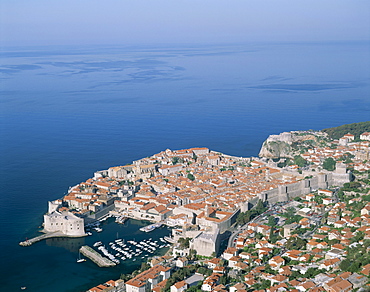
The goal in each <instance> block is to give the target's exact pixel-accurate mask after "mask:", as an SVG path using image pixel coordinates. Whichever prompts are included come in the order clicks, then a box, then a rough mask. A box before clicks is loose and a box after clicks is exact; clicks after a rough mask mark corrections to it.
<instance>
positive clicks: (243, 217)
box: [236, 200, 267, 225]
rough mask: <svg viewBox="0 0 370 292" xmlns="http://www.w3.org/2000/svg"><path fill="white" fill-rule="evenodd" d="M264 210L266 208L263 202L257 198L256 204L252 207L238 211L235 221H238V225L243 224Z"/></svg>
mask: <svg viewBox="0 0 370 292" xmlns="http://www.w3.org/2000/svg"><path fill="white" fill-rule="evenodd" d="M266 210H267V208H266V207H265V205H264V203H263V202H262V201H261V200H259V201H258V203H257V205H256V206H255V207H254V208H253V209H251V210H248V211H246V212H241V213H239V215H238V217H237V218H236V223H238V224H239V225H244V224H246V223H248V222H249V221H251V220H252V219H253V218H255V217H257V216H258V215H260V214H262V213H263V212H265V211H266Z"/></svg>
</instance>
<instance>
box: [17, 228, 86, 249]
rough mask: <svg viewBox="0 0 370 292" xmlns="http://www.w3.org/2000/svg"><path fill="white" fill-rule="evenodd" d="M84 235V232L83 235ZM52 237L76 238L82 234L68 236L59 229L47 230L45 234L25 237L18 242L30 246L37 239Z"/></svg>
mask: <svg viewBox="0 0 370 292" xmlns="http://www.w3.org/2000/svg"><path fill="white" fill-rule="evenodd" d="M84 236H86V234H85V235H84ZM53 237H69V238H76V237H82V236H70V235H65V234H64V233H62V232H59V231H55V232H47V233H45V234H42V235H39V236H36V237H33V238H30V239H27V240H25V241H21V242H20V243H19V245H20V246H30V245H32V244H34V243H36V242H38V241H41V240H44V239H48V238H53Z"/></svg>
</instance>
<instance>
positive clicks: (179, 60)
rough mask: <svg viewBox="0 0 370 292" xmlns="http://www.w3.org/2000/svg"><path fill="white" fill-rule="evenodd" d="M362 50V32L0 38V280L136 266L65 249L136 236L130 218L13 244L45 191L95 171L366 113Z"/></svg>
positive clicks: (43, 206)
mask: <svg viewBox="0 0 370 292" xmlns="http://www.w3.org/2000/svg"><path fill="white" fill-rule="evenodd" d="M369 52H370V43H369V42H327V43H308V42H307V43H249V44H234V45H215V44H213V45H181V46H180V45H163V46H85V47H68V46H65V47H61V46H59V47H51V46H50V47H14V48H5V47H2V48H1V51H0V64H1V65H0V186H1V188H0V192H1V193H0V228H1V230H0V232H1V237H0V259H1V263H2V265H1V267H0V275H1V279H2V281H1V290H2V291H18V290H20V287H21V286H27V291H38V292H42V291H56V292H59V291H60V292H64V291H86V290H87V289H88V288H90V287H93V286H95V285H97V284H99V283H102V282H105V281H107V280H110V279H117V278H118V277H119V276H120V274H122V273H127V272H130V271H132V270H133V269H134V268H137V267H138V266H140V263H139V262H136V263H135V264H134V263H131V264H126V265H121V266H120V267H116V268H110V269H100V268H98V267H96V266H95V265H94V264H93V263H91V262H85V263H82V264H77V263H76V258H77V254H78V252H77V250H78V247H79V246H80V245H82V244H85V243H87V244H92V243H93V242H94V241H97V240H99V239H104V240H105V241H109V240H113V239H115V238H116V236H117V233H118V234H120V235H122V236H121V237H125V238H126V239H130V238H134V237H135V236H136V237H137V236H139V235H138V234H139V233H138V232H139V231H137V229H138V228H139V227H140V226H142V224H143V223H142V222H135V221H132V220H131V221H129V222H128V223H127V225H126V226H119V225H117V224H114V223H110V224H106V226H105V227H104V231H103V232H102V233H99V234H94V235H93V236H92V237H88V238H84V239H74V240H73V239H64V240H60V239H59V240H48V241H44V242H39V243H36V244H34V245H33V246H30V247H20V246H18V243H19V241H22V240H24V239H25V238H26V237H31V236H34V235H37V234H38V232H39V226H40V225H41V223H42V215H43V214H44V213H45V212H46V211H47V201H49V200H54V199H57V198H60V197H62V196H63V195H64V194H65V193H66V192H67V190H68V187H69V186H73V185H75V184H77V183H80V182H82V181H84V180H86V179H88V178H89V177H92V176H93V173H94V171H97V170H102V169H106V168H108V167H110V166H115V165H122V164H126V163H130V162H132V161H133V160H136V159H140V158H143V157H146V156H150V155H152V154H155V153H158V152H160V151H162V150H165V149H167V148H170V149H184V148H190V147H208V148H210V149H212V150H216V151H220V152H223V153H226V154H231V155H236V156H257V155H258V152H259V149H260V146H261V144H262V142H263V141H264V140H265V139H266V138H267V137H268V135H270V134H277V133H280V132H283V131H290V130H307V129H315V130H320V129H323V128H328V127H333V126H339V125H342V124H346V123H354V122H361V121H367V120H370V94H369V92H370V90H369V89H370V53H369ZM168 232H169V230H167V229H161V230H158V232H157V231H156V233H153V234H150V235H149V234H145V235H140V236H153V237H154V236H162V235H164V234H167V233H168ZM159 233H161V234H159ZM162 233H163V234H162Z"/></svg>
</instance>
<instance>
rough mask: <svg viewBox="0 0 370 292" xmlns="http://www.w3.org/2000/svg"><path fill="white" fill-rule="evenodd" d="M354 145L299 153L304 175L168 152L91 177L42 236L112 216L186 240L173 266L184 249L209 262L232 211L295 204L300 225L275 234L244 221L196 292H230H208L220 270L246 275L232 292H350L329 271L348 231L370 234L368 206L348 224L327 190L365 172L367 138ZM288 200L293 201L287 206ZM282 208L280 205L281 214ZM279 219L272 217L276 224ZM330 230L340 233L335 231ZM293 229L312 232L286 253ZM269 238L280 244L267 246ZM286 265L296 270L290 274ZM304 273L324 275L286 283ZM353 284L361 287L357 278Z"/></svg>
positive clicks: (157, 276)
mask: <svg viewBox="0 0 370 292" xmlns="http://www.w3.org/2000/svg"><path fill="white" fill-rule="evenodd" d="M361 137H362V138H361V139H362V141H360V142H354V141H353V140H354V137H353V135H350V134H348V135H345V136H344V137H343V138H341V139H339V140H337V141H330V143H326V144H325V145H323V144H320V143H317V145H316V146H313V147H309V148H307V149H304V150H305V151H302V149H300V155H301V157H302V158H303V159H305V160H306V161H307V162H308V163H309V167H305V168H300V167H299V166H294V165H287V166H285V167H284V168H279V167H278V166H277V163H276V162H273V161H272V160H269V159H265V158H242V157H233V156H229V155H225V154H221V153H218V152H215V151H210V150H209V149H208V148H190V149H184V150H175V151H172V150H169V149H167V150H165V151H162V152H160V153H158V154H155V155H152V156H151V157H147V158H143V159H140V160H137V161H134V162H133V163H132V164H130V165H124V166H116V167H111V168H109V169H107V170H103V171H98V172H96V173H95V174H94V177H93V178H91V179H88V180H87V181H85V182H83V183H80V184H78V185H76V186H74V187H71V188H70V189H69V191H68V194H67V195H66V196H64V197H63V198H62V199H60V200H56V201H54V202H50V203H49V212H48V213H47V214H46V215H45V216H44V228H45V230H46V231H56V230H58V231H62V232H64V233H65V234H66V235H71V236H79V235H83V234H84V229H83V222H85V223H86V222H89V221H93V220H96V219H97V218H99V217H100V216H103V215H104V214H107V213H108V212H110V211H114V212H115V213H116V214H119V215H122V216H127V217H129V218H134V219H142V220H149V221H152V222H161V223H163V224H166V225H168V226H171V227H174V228H173V230H172V235H173V240H174V242H177V241H178V240H179V239H180V238H191V241H190V245H189V247H188V249H184V248H179V247H178V246H176V245H175V246H174V252H173V255H174V256H175V257H178V256H181V257H184V256H188V255H189V250H195V251H196V253H197V254H198V255H202V256H207V257H214V255H217V254H219V253H220V252H221V251H220V243H221V240H222V239H223V235H224V234H225V232H226V231H228V230H229V229H230V227H231V226H232V225H233V224H234V223H235V220H236V218H237V216H238V214H239V213H240V212H245V211H247V210H249V209H250V208H251V206H253V205H255V204H256V203H257V201H258V200H260V199H261V200H263V201H268V202H269V203H270V205H275V204H277V203H278V202H280V201H285V202H287V201H288V202H289V201H290V202H296V203H299V205H297V206H291V207H292V208H294V210H295V212H294V213H295V215H297V216H300V217H301V218H300V220H299V221H298V222H293V223H289V224H284V220H282V221H281V222H282V223H281V224H280V225H279V227H276V226H275V227H272V226H269V225H268V224H266V222H262V221H256V222H251V223H250V224H248V226H246V227H245V229H244V230H243V231H241V232H240V234H239V235H238V237H237V239H236V241H235V244H234V246H233V247H229V248H228V249H227V250H226V251H224V252H223V253H222V259H223V261H222V264H220V262H221V261H217V258H213V259H212V260H211V261H209V262H208V263H206V264H207V265H208V266H207V267H208V268H209V269H211V270H212V271H213V273H212V275H211V276H209V277H206V278H205V280H204V282H203V285H202V290H204V291H228V290H225V289H223V288H222V287H219V289H218V290H217V289H216V288H215V287H218V286H219V278H220V277H222V275H224V273H225V271H226V270H231V271H234V272H233V273H234V274H235V275H238V273H239V274H240V273H243V271H247V270H248V273H247V274H246V275H245V276H244V281H243V282H242V283H239V284H238V285H239V286H235V287H230V289H229V291H246V289H247V288H248V287H249V289H251V287H252V288H253V287H258V285H257V286H256V283H260V282H261V279H262V280H265V281H269V283H270V285H271V287H274V286H276V285H277V284H279V285H280V286H279V288H278V289H280V290H278V289H275V290H273V289H272V290H266V291H286V290H289V289H290V288H292V287H298V286H299V285H303V286H302V287H303V288H298V291H308V290H309V289H311V288H312V287H324V284H325V285H327V286H328V287H329V288H330V287H331V286H333V285H334V284H333V285H329V284H328V283H330V281H335V283H340V285H342V284H343V285H344V284H346V283H347V282H348V283H351V285H352V286H351V287H352V288H353V287H354V286H355V284H353V283H352V282H351V281H350V280H349V278H350V277H356V275H357V274H355V276H353V273H350V274H345V275H341V276H338V275H335V276H334V275H333V274H330V273H329V272H330V271H332V270H333V269H335V268H337V267H338V265H339V263H340V261H341V260H342V259H344V258H345V252H344V247H345V246H346V244H348V243H349V242H348V240H350V236H354V234H356V230H357V229H356V228H358V229H360V228H362V229H360V231H361V232H365V233H366V234H367V232H370V226H369V229H368V228H367V226H368V225H369V224H368V223H369V218H370V215H369V213H370V207H369V206H368V205H367V206H366V208H364V209H363V210H361V216H356V217H354V216H352V215H353V214H352V213H350V211H348V212H343V211H342V212H338V210H345V207H346V206H345V205H343V204H344V203H343V202H339V201H338V200H337V199H336V198H335V197H334V196H333V192H332V191H331V190H328V188H329V187H330V186H332V185H336V186H341V185H343V184H344V183H346V182H349V181H350V179H351V175H350V173H349V172H348V171H347V167H348V166H349V167H352V169H355V170H357V171H367V170H369V169H370V163H369V159H368V158H369V149H370V138H369V133H364V134H362V135H361ZM329 157H331V158H333V159H334V160H335V161H337V169H336V170H335V171H326V170H325V169H324V168H323V162H324V161H325V159H327V158H329ZM318 190H320V191H318ZM294 198H299V199H296V200H293V201H291V200H292V199H294ZM298 200H299V201H298ZM285 207H286V206H283V205H281V212H282V211H283V210H284V208H285ZM340 213H341V214H340ZM363 213H364V214H363ZM319 214H321V215H319ZM325 214H326V215H325ZM275 215H276V214H275ZM314 216H316V217H314ZM317 216H321V218H323V217H322V216H327V218H326V221H325V224H326V225H325V226H323V227H322V228H320V229H314V226H317V225H318V222H319V221H320V222H321V219H320V220H319V221H318V217H317ZM281 218H282V217H280V219H279V218H278V217H276V219H277V220H278V221H279V220H281ZM338 228H339V229H340V228H342V229H343V230H344V231H343V230H341V231H338V230H337V229H338ZM348 228H350V229H351V230H350V231H349V230H347V229H348ZM354 229H356V230H355V231H353V230H354ZM296 230H307V231H308V230H314V231H315V232H314V234H312V238H310V240H309V241H308V242H307V245H306V246H305V248H304V249H303V250H294V249H292V250H288V249H286V248H285V245H286V243H287V242H288V241H289V240H291V238H292V237H293V238H294V237H297V236H299V234H297V232H295V231H296ZM348 232H350V233H348ZM257 234H258V236H257V237H256V235H257ZM274 234H277V235H278V236H281V238H280V239H279V240H278V241H276V242H271V236H272V237H274ZM366 236H368V235H366ZM369 236H370V235H369ZM306 237H307V238H308V237H309V236H308V235H306ZM257 238H258V239H257ZM274 238H275V237H274ZM325 238H328V239H329V240H331V239H338V240H339V242H340V243H337V244H329V243H328V242H327V241H326V240H325ZM365 239H366V238H365ZM346 240H347V241H346ZM289 261H293V262H294V263H295V264H294V265H288V263H287V262H289ZM296 262H298V263H297V264H296ZM265 265H268V270H269V271H271V270H272V271H274V272H276V273H267V272H266V271H265V270H266V269H265V268H266V267H265V268H264V266H265ZM310 268H315V269H322V270H325V271H327V272H328V273H323V274H322V275H321V276H322V278H320V279H316V280H315V281H314V280H312V279H311V280H310V281H311V282H310V281H299V283H298V282H297V283H296V282H294V281H293V282H292V281H290V280H289V276H290V275H291V273H292V272H294V271H298V272H300V273H301V274H302V275H304V274H305V271H307V270H308V269H310ZM170 270H171V268H169V267H168V265H165V266H162V265H157V266H153V267H152V268H151V269H150V270H148V271H146V272H145V273H144V274H140V277H135V278H134V279H131V280H130V281H128V282H127V283H126V286H125V289H126V290H127V291H140V292H141V291H143V292H144V291H151V290H153V289H154V288H155V287H156V286H157V284H158V283H160V282H162V281H164V280H166V279H167V278H168V277H169V273H170ZM337 277H340V279H338V278H337ZM359 278H360V279H364V278H363V275H362V276H359ZM295 281H297V280H295ZM343 281H347V282H343ZM354 282H355V281H354ZM297 285H298V286H297ZM320 285H321V286H320ZM335 285H337V286H340V285H339V284H335ZM335 285H334V286H335ZM356 285H357V284H356ZM188 286H189V283H177V284H176V286H175V287H174V288H172V287H171V291H183V290H184V289H187V287H188ZM309 286H310V287H311V288H310V287H309ZM243 287H244V288H243ZM299 287H300V286H299ZM304 287H306V288H304ZM307 287H308V288H307ZM329 288H328V289H329ZM352 288H351V289H352ZM175 289H177V290H175ZM284 289H285V290H284ZM311 290H312V289H311ZM311 290H310V291H311ZM91 291H93V290H91ZM96 291H98V290H96ZM107 291H108V290H107ZM117 291H118V290H117ZM153 291H154V290H153ZM312 291H316V290H312ZM317 291H349V290H335V289H334V290H317Z"/></svg>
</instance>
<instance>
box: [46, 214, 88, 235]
mask: <svg viewBox="0 0 370 292" xmlns="http://www.w3.org/2000/svg"><path fill="white" fill-rule="evenodd" d="M44 230H45V231H47V232H55V231H59V232H62V233H64V234H65V235H68V236H85V228H84V219H82V218H79V217H77V216H76V215H74V214H72V213H71V212H69V211H63V212H58V211H54V212H52V213H50V214H45V215H44Z"/></svg>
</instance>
